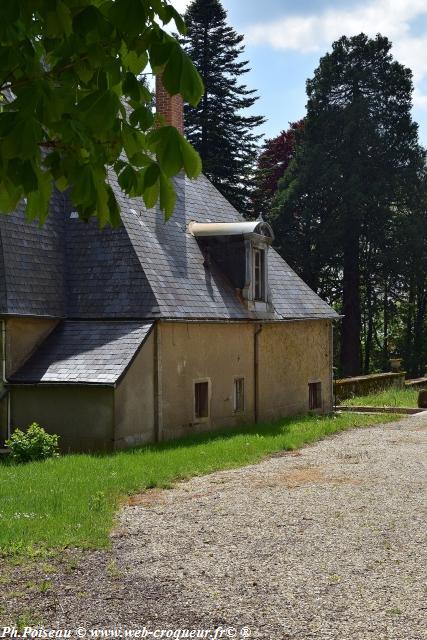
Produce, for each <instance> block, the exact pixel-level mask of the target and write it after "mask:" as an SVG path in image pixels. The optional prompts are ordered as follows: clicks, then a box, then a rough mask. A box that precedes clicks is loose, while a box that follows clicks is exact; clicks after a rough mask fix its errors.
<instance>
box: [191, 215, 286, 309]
mask: <svg viewBox="0 0 427 640" xmlns="http://www.w3.org/2000/svg"><path fill="white" fill-rule="evenodd" d="M188 230H189V232H190V233H191V234H192V235H193V236H194V237H196V238H197V239H199V240H200V244H201V245H202V247H203V249H204V250H205V251H206V252H207V254H208V255H209V257H210V258H213V260H214V261H215V262H216V263H217V264H218V266H219V267H220V268H221V269H222V270H223V271H224V273H225V274H226V275H227V277H228V278H229V279H230V280H231V282H232V284H233V286H234V287H235V288H236V289H238V291H239V293H240V294H241V296H242V298H243V299H244V300H245V301H246V303H247V306H248V309H252V310H256V311H261V312H262V311H267V310H268V308H267V305H268V303H269V301H270V295H269V286H268V268H267V267H268V249H269V246H270V245H271V243H272V242H273V240H274V234H273V230H272V228H271V227H270V225H269V224H268V223H267V222H264V220H263V219H262V218H258V220H254V221H248V222H195V221H193V222H190V224H189V225H188Z"/></svg>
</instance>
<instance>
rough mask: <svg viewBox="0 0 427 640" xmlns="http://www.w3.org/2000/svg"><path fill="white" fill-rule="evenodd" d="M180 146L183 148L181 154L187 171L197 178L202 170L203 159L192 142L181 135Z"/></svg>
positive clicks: (191, 176)
mask: <svg viewBox="0 0 427 640" xmlns="http://www.w3.org/2000/svg"><path fill="white" fill-rule="evenodd" d="M179 146H180V149H181V155H182V159H183V163H184V169H185V173H186V174H187V175H188V177H189V178H197V176H198V175H200V172H201V171H202V160H201V158H200V156H199V154H198V153H197V151H196V150H195V149H194V147H192V146H191V144H190V143H189V142H188V140H186V139H185V138H184V136H180V141H179Z"/></svg>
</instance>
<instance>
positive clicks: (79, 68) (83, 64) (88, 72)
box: [74, 60, 95, 82]
mask: <svg viewBox="0 0 427 640" xmlns="http://www.w3.org/2000/svg"><path fill="white" fill-rule="evenodd" d="M74 68H75V70H76V73H77V75H78V77H79V78H80V80H81V81H82V82H89V80H91V78H92V77H93V74H94V73H95V69H94V68H93V67H92V66H91V65H90V64H89V62H88V61H87V60H79V61H78V62H77V63H76V65H75V67H74Z"/></svg>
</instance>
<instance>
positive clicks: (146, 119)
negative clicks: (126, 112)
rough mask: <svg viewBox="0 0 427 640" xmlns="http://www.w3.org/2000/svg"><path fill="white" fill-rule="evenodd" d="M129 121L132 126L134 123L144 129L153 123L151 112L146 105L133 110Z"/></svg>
mask: <svg viewBox="0 0 427 640" xmlns="http://www.w3.org/2000/svg"><path fill="white" fill-rule="evenodd" d="M129 122H130V123H131V125H132V126H133V127H136V125H137V124H139V126H140V127H141V129H142V130H143V131H146V130H147V129H149V128H150V127H152V125H153V122H154V115H153V112H152V111H151V109H149V108H148V107H138V109H135V111H133V112H132V113H131V114H130V117H129Z"/></svg>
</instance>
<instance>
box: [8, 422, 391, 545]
mask: <svg viewBox="0 0 427 640" xmlns="http://www.w3.org/2000/svg"><path fill="white" fill-rule="evenodd" d="M394 418H395V417H394V416H387V420H390V419H394ZM383 421H384V417H383V416H375V415H369V416H364V415H356V414H343V415H338V416H326V417H316V416H302V417H298V418H292V419H284V420H281V421H279V422H275V423H271V424H265V425H256V426H250V427H246V428H240V429H239V430H236V431H228V432H221V433H215V434H205V435H199V436H194V437H191V438H186V439H182V440H179V441H175V442H168V443H162V444H159V445H151V446H147V447H144V448H140V449H133V450H130V451H125V452H120V453H115V454H108V455H83V454H80V455H66V456H62V457H59V458H56V459H50V460H46V461H44V462H34V463H30V464H24V465H14V464H10V463H7V462H6V463H5V462H3V463H1V464H0V555H2V556H3V557H8V556H17V557H37V556H38V555H40V554H43V553H46V552H48V550H50V549H56V550H57V549H61V548H64V547H68V546H75V547H82V548H95V547H105V546H107V545H108V542H109V533H110V531H111V527H112V526H113V524H114V516H115V513H116V510H117V507H118V505H119V503H120V500H121V499H123V498H124V497H125V496H126V495H130V494H132V493H135V492H138V491H142V490H144V489H147V488H150V487H169V486H170V485H171V483H173V482H174V481H176V480H178V479H183V478H188V477H191V476H196V475H202V474H206V473H210V472H211V471H215V470H219V469H230V468H233V467H240V466H244V465H247V464H251V463H256V462H258V461H260V460H261V459H262V458H264V457H265V456H267V455H268V454H271V453H274V452H277V451H281V450H295V449H298V448H300V447H301V446H303V445H304V444H306V443H309V442H314V441H316V440H319V439H321V438H324V437H325V436H328V435H330V434H333V433H337V432H339V431H342V430H344V429H348V428H351V427H360V426H365V425H371V424H376V423H380V422H383Z"/></svg>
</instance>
